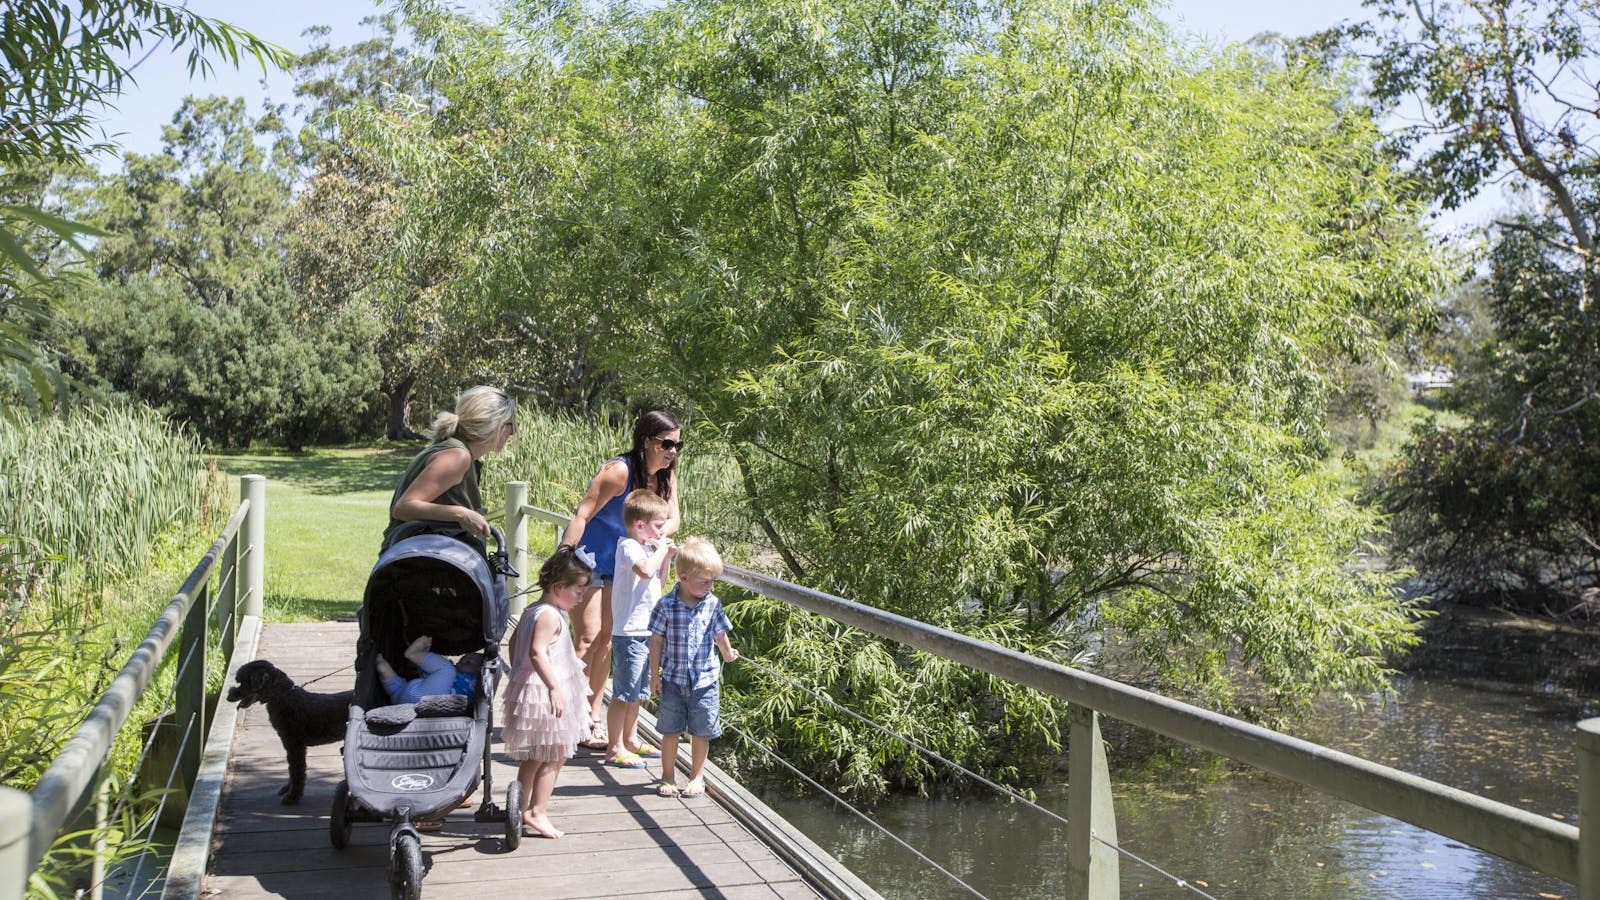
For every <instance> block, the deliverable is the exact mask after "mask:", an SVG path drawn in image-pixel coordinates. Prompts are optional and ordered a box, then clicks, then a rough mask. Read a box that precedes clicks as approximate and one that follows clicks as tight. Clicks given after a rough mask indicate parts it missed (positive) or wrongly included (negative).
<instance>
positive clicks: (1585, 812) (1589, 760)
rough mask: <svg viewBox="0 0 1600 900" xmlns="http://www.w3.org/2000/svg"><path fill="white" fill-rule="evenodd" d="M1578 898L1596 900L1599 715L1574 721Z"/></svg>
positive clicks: (1599, 879)
mask: <svg viewBox="0 0 1600 900" xmlns="http://www.w3.org/2000/svg"><path fill="white" fill-rule="evenodd" d="M1578 900H1600V718H1595V719H1584V720H1583V721H1582V722H1579V723H1578Z"/></svg>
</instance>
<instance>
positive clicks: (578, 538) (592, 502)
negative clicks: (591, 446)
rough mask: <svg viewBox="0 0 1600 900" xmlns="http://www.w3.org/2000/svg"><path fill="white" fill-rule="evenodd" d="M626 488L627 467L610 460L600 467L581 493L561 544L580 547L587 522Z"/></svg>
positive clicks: (619, 462)
mask: <svg viewBox="0 0 1600 900" xmlns="http://www.w3.org/2000/svg"><path fill="white" fill-rule="evenodd" d="M627 487H628V467H627V466H625V465H623V464H622V462H621V461H620V460H611V461H610V462H607V463H606V464H605V465H603V466H601V467H600V471H599V472H597V473H595V476H594V480H592V481H590V482H589V489H588V490H586V491H584V492H583V499H582V500H579V501H578V508H577V509H575V510H573V511H572V521H570V522H568V523H567V530H566V532H565V533H564V534H563V535H562V536H561V543H562V544H563V545H565V546H568V547H577V546H580V545H581V544H582V543H583V530H584V529H585V528H586V527H588V525H589V520H590V519H592V518H594V515H595V513H597V512H599V511H600V509H601V507H604V506H605V505H606V504H607V503H610V502H611V499H612V498H613V497H616V496H617V495H619V494H621V493H622V492H623V491H625V490H627Z"/></svg>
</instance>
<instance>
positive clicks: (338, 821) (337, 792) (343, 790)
mask: <svg viewBox="0 0 1600 900" xmlns="http://www.w3.org/2000/svg"><path fill="white" fill-rule="evenodd" d="M328 839H329V840H330V841H332V843H333V849H335V850H343V849H344V848H346V847H348V846H350V782H348V781H341V782H339V784H338V786H337V787H335V788H334V789H333V812H332V813H331V814H329V816H328Z"/></svg>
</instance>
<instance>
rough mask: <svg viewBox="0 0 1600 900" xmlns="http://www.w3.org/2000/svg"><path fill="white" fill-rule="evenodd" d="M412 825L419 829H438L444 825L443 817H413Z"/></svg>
mask: <svg viewBox="0 0 1600 900" xmlns="http://www.w3.org/2000/svg"><path fill="white" fill-rule="evenodd" d="M411 827H412V828H415V829H416V830H418V831H438V830H439V829H441V828H443V827H444V820H442V819H413V820H412V822H411Z"/></svg>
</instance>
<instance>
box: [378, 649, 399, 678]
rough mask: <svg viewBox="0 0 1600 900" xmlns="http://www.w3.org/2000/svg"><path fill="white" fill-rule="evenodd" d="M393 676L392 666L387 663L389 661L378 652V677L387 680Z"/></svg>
mask: <svg viewBox="0 0 1600 900" xmlns="http://www.w3.org/2000/svg"><path fill="white" fill-rule="evenodd" d="M393 677H395V675H394V666H391V665H389V661H388V660H387V659H384V658H383V654H381V653H380V654H378V678H379V679H381V680H383V681H388V680H389V679H391V678H393Z"/></svg>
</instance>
